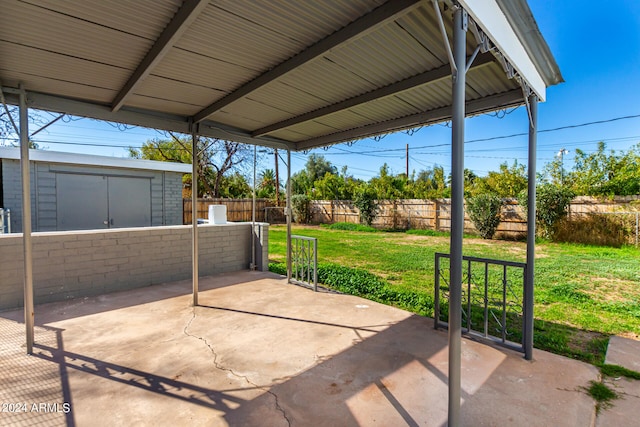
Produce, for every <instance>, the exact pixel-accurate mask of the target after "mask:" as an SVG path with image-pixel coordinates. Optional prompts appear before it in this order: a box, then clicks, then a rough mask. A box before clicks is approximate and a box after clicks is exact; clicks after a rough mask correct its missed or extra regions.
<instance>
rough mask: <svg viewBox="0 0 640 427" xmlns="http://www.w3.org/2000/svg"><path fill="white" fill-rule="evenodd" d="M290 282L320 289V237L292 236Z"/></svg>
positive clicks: (315, 289) (316, 289)
mask: <svg viewBox="0 0 640 427" xmlns="http://www.w3.org/2000/svg"><path fill="white" fill-rule="evenodd" d="M289 282H291V283H295V284H296V285H302V286H306V287H309V288H311V289H313V290H314V291H316V292H317V291H318V239H316V238H315V237H305V236H295V235H292V236H291V278H290V279H289Z"/></svg>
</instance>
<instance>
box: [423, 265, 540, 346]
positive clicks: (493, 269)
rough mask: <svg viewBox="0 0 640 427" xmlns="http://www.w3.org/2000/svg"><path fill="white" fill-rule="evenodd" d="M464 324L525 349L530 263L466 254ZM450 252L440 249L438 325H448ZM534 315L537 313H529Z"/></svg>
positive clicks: (477, 333)
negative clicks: (525, 288)
mask: <svg viewBox="0 0 640 427" xmlns="http://www.w3.org/2000/svg"><path fill="white" fill-rule="evenodd" d="M462 258H463V277H462V327H463V331H464V332H465V333H467V334H469V335H474V336H479V337H482V338H487V339H490V340H492V341H495V342H497V343H499V344H501V345H504V346H506V347H509V348H512V349H514V350H517V351H521V352H524V343H525V342H526V341H525V338H526V336H525V334H526V329H525V328H524V322H525V317H524V312H525V309H524V307H525V305H524V304H525V300H524V287H525V281H526V269H527V264H525V263H521V262H512V261H500V260H493V259H487V258H476V257H469V256H464V257H462ZM448 261H449V254H443V253H436V259H435V263H436V265H435V267H436V268H435V299H434V327H435V328H436V329H438V328H439V327H447V326H448V323H447V320H448V316H449V262H448ZM529 315H530V316H533V313H531V314H529Z"/></svg>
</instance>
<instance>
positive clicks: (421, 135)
mask: <svg viewBox="0 0 640 427" xmlns="http://www.w3.org/2000/svg"><path fill="white" fill-rule="evenodd" d="M529 6H530V8H531V10H532V12H533V15H534V17H535V18H536V21H537V22H538V26H539V27H540V30H541V32H542V35H543V36H544V38H545V39H546V40H547V43H548V44H549V46H550V48H551V51H552V53H553V55H554V56H555V58H556V61H557V62H558V65H559V67H560V70H561V72H562V75H563V77H564V79H565V81H566V82H565V83H563V84H560V85H558V86H554V87H550V88H548V90H547V102H545V103H541V104H540V106H539V122H538V129H539V131H544V130H548V129H555V128H559V127H566V126H575V125H581V124H585V123H591V122H600V121H608V120H613V121H611V122H609V123H600V124H592V125H586V126H580V127H574V128H570V129H565V130H558V131H551V132H540V133H539V135H538V156H537V161H538V170H540V169H541V168H542V167H543V166H544V164H545V163H547V162H550V161H552V160H553V158H554V156H555V155H556V154H557V153H558V151H559V150H560V149H562V148H566V149H567V150H569V153H568V154H567V155H565V157H564V160H565V167H567V168H570V167H571V166H572V164H573V157H574V154H575V149H576V148H579V149H581V150H583V151H586V152H590V151H593V150H595V149H596V147H597V143H598V141H605V142H606V143H607V147H608V148H610V149H614V150H616V151H618V150H627V149H629V148H630V147H631V146H632V145H635V144H638V143H639V142H640V1H638V0H619V1H616V2H602V1H595V0H585V1H576V0H574V1H560V0H529ZM499 116H501V117H496V116H495V115H494V116H489V115H485V116H480V117H475V118H470V119H467V120H466V128H465V141H467V143H466V145H465V167H467V168H469V169H471V170H473V171H474V172H475V173H476V174H478V175H481V176H482V175H486V173H487V172H489V171H492V170H497V169H498V167H499V165H500V164H501V163H503V162H508V163H509V164H512V163H513V161H514V160H517V161H518V162H519V163H524V164H526V162H527V136H526V135H525V136H518V137H511V138H499V137H502V136H506V135H513V134H520V133H524V134H526V132H527V126H528V124H527V123H528V122H527V117H526V111H525V109H524V107H521V108H518V109H517V110H515V111H511V112H510V113H509V114H506V115H505V114H499ZM502 116H503V117H502ZM627 116H639V117H635V118H627V119H619V118H622V117H627ZM615 119H619V120H615ZM121 129H122V127H120V129H118V128H117V127H115V125H112V124H108V123H100V122H96V121H93V120H88V119H81V120H74V121H71V122H66V123H60V122H59V123H57V124H55V125H53V126H51V127H50V128H49V129H48V130H47V131H46V132H42V133H41V134H39V135H38V138H37V140H40V141H42V142H41V145H42V146H44V147H46V148H47V149H49V150H55V151H71V152H80V153H94V154H102V155H111V156H116V157H123V156H126V155H127V152H126V150H125V149H121V148H116V147H112V146H113V145H118V146H123V147H127V146H140V145H142V144H143V143H144V142H145V141H146V140H147V139H150V138H154V137H159V136H160V134H159V133H157V132H156V131H152V130H148V129H143V128H133V129H127V130H126V131H121ZM489 138H497V139H493V140H490V141H487V140H486V139H489ZM479 140H485V141H479ZM46 141H62V142H65V141H66V142H71V143H75V144H77V143H88V144H104V145H107V146H108V147H105V148H97V147H92V146H82V145H71V144H56V143H52V142H46ZM450 141H451V130H450V129H449V128H448V127H446V126H445V125H435V126H431V127H428V128H422V129H420V130H418V131H417V132H415V133H414V134H413V135H412V136H409V135H407V134H405V133H398V134H393V135H387V136H386V137H384V138H383V139H381V140H379V141H376V140H373V139H366V140H362V141H358V142H357V143H355V144H354V145H352V146H351V147H348V146H347V145H345V144H341V145H338V146H334V147H332V148H330V149H328V150H326V151H325V150H323V149H318V150H313V151H312V152H315V153H318V154H322V155H324V156H325V157H326V158H327V159H328V160H329V161H331V162H332V163H333V164H334V165H336V166H338V168H339V169H340V168H341V167H342V166H343V165H348V171H349V173H350V174H352V175H354V176H355V177H357V178H362V179H369V178H371V177H373V176H375V175H376V174H377V173H378V171H379V169H380V167H381V166H382V165H383V164H384V163H387V164H388V165H389V166H390V168H391V170H392V172H394V173H401V172H404V170H405V162H406V157H405V145H406V144H409V169H410V171H413V170H415V171H416V172H417V171H419V170H421V169H424V168H427V167H429V168H430V167H433V166H434V165H440V166H443V167H444V168H445V170H446V171H447V172H449V171H450V163H451V160H450V149H449V147H448V144H449V143H450ZM292 157H293V161H292V164H293V171H294V172H295V171H296V170H299V169H300V168H302V167H304V163H305V161H306V156H305V155H304V154H302V153H292ZM271 159H272V157H271V156H269V157H268V161H267V160H265V161H264V162H263V165H262V167H263V168H269V167H271V168H272V167H273V165H272V163H270V162H271Z"/></svg>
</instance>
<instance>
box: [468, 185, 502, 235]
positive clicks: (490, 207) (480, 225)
mask: <svg viewBox="0 0 640 427" xmlns="http://www.w3.org/2000/svg"><path fill="white" fill-rule="evenodd" d="M500 208H502V200H501V199H500V197H498V196H497V195H496V194H493V193H483V194H479V195H477V196H475V197H472V198H470V199H469V200H467V212H468V213H469V218H471V221H472V222H473V225H474V226H475V227H476V230H478V232H480V236H482V238H483V239H491V238H493V235H494V234H495V233H496V230H497V229H498V225H499V224H500Z"/></svg>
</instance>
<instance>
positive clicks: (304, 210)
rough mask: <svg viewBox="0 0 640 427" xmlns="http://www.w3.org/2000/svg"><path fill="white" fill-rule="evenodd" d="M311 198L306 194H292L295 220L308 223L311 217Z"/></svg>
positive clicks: (292, 208)
mask: <svg viewBox="0 0 640 427" xmlns="http://www.w3.org/2000/svg"><path fill="white" fill-rule="evenodd" d="M310 202H311V199H309V196H307V195H305V194H294V195H293V196H291V210H292V211H293V212H292V213H293V218H292V219H293V221H294V222H298V223H301V224H307V223H308V222H309V220H310V219H311V208H310Z"/></svg>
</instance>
